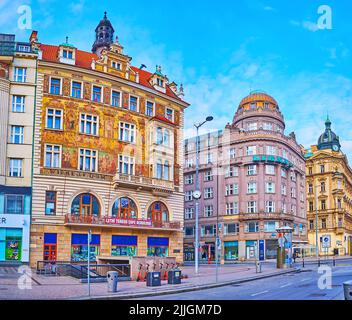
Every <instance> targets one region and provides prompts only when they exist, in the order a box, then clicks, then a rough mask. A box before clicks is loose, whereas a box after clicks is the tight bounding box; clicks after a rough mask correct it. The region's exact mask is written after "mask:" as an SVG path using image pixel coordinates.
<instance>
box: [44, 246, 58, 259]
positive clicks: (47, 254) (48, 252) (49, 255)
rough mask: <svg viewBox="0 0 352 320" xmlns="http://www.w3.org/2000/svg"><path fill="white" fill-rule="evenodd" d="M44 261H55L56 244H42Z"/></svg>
mask: <svg viewBox="0 0 352 320" xmlns="http://www.w3.org/2000/svg"><path fill="white" fill-rule="evenodd" d="M44 261H56V244H45V245H44Z"/></svg>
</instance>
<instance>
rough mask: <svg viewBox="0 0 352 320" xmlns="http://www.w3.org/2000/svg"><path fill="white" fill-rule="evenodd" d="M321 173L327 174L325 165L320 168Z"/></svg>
mask: <svg viewBox="0 0 352 320" xmlns="http://www.w3.org/2000/svg"><path fill="white" fill-rule="evenodd" d="M320 173H325V166H324V165H323V164H322V165H321V166H320Z"/></svg>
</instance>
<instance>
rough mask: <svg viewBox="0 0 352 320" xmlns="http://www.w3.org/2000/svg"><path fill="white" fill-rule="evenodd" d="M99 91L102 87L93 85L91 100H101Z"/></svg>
mask: <svg viewBox="0 0 352 320" xmlns="http://www.w3.org/2000/svg"><path fill="white" fill-rule="evenodd" d="M101 92H102V88H101V87H98V86H93V92H92V100H93V101H94V102H102V99H101V97H102V96H101Z"/></svg>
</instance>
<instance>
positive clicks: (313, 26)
mask: <svg viewBox="0 0 352 320" xmlns="http://www.w3.org/2000/svg"><path fill="white" fill-rule="evenodd" d="M289 22H290V24H291V25H293V26H295V27H302V28H303V29H306V30H309V31H311V32H316V31H318V30H319V27H318V24H317V23H315V22H312V21H308V20H305V21H297V20H290V21H289Z"/></svg>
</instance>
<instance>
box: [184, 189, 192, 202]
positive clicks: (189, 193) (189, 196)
mask: <svg viewBox="0 0 352 320" xmlns="http://www.w3.org/2000/svg"><path fill="white" fill-rule="evenodd" d="M192 200H193V192H192V191H186V192H185V201H192Z"/></svg>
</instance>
